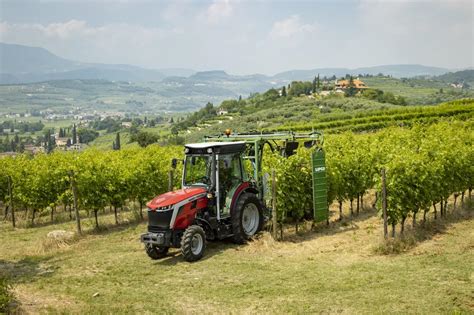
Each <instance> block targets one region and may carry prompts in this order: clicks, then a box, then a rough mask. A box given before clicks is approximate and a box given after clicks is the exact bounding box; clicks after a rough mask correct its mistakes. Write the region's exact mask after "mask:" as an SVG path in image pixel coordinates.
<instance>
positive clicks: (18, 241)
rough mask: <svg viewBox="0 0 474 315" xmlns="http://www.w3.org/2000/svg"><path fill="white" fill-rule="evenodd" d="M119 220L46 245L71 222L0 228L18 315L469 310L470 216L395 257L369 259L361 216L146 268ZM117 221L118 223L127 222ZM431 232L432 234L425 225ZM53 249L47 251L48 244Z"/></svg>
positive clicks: (376, 239) (175, 256) (0, 266)
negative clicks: (44, 314)
mask: <svg viewBox="0 0 474 315" xmlns="http://www.w3.org/2000/svg"><path fill="white" fill-rule="evenodd" d="M129 214H131V213H130V212H129V213H123V214H121V221H122V222H123V224H122V225H121V226H119V227H112V222H113V216H112V215H109V214H104V215H102V216H101V218H100V222H101V224H102V225H107V226H109V227H108V228H106V229H103V230H102V231H101V232H93V231H92V219H84V220H83V225H84V227H85V229H86V230H88V231H90V232H88V233H86V235H85V236H83V237H81V238H75V239H74V240H72V241H71V242H67V243H61V244H59V245H60V246H52V244H51V242H49V241H45V240H46V234H47V233H48V232H50V231H52V230H57V229H64V230H69V231H74V223H73V222H67V223H61V224H56V225H42V226H39V227H37V228H28V229H21V228H19V229H12V228H11V227H9V226H8V225H6V223H1V224H0V233H1V235H2V241H3V242H2V243H3V244H2V247H1V248H0V257H1V258H0V276H7V277H9V278H10V279H11V281H12V283H13V288H14V289H13V292H14V294H15V297H16V298H17V300H18V301H19V303H20V309H21V310H22V311H25V312H31V313H41V312H51V313H62V312H67V313H94V314H103V313H107V314H108V313H120V314H121V313H160V314H171V313H172V314H175V313H178V314H189V313H246V314H247V313H278V314H282V313H343V314H355V313H362V314H374V313H376V314H381V313H399V314H406V313H423V314H434V313H455V312H461V313H472V312H474V303H473V302H472V301H473V290H474V285H473V280H474V274H473V270H474V259H473V257H474V255H473V254H474V246H473V244H474V234H473V233H472V231H473V229H474V220H473V216H472V212H469V213H467V214H465V215H463V216H457V217H454V219H452V220H451V221H449V220H448V221H443V222H444V223H439V224H441V226H443V227H444V228H438V229H437V230H436V231H437V232H436V233H431V234H429V235H428V234H426V233H425V234H424V235H425V237H424V238H423V239H420V240H419V242H418V243H417V244H415V245H413V246H411V247H410V248H408V249H407V250H405V251H403V252H402V253H401V254H398V255H394V254H391V255H380V254H378V253H376V252H375V250H374V248H376V247H377V246H380V244H381V243H382V240H381V234H382V233H381V222H380V220H379V218H378V217H377V216H375V213H374V212H372V211H365V212H363V213H361V215H359V217H356V218H354V219H353V220H347V219H346V221H343V222H342V223H332V224H331V227H329V228H320V229H319V231H318V232H310V231H307V232H303V233H301V234H299V235H290V234H287V235H286V237H285V241H284V242H274V241H273V239H272V238H271V237H270V236H269V235H268V233H263V235H261V236H260V237H259V239H257V240H255V241H254V242H252V243H250V244H248V245H244V246H237V245H234V244H232V243H230V242H212V243H209V244H208V249H207V252H206V255H205V257H204V259H202V260H201V261H198V262H196V263H187V262H185V261H184V260H183V259H182V257H181V255H180V254H179V251H178V250H172V251H171V253H170V255H169V257H167V258H165V259H163V260H159V261H152V260H150V259H149V258H148V257H147V256H146V254H145V253H144V250H143V247H142V245H141V244H140V243H139V235H140V233H142V232H143V231H145V230H146V224H145V223H134V221H133V220H132V219H131V217H128V215H129ZM127 222H128V223H127ZM431 231H434V230H431ZM53 245H54V244H53Z"/></svg>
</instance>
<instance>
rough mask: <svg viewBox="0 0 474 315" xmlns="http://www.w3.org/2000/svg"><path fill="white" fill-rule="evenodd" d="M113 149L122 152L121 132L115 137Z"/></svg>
mask: <svg viewBox="0 0 474 315" xmlns="http://www.w3.org/2000/svg"><path fill="white" fill-rule="evenodd" d="M113 149H114V150H120V132H117V134H116V136H115V141H114V144H113Z"/></svg>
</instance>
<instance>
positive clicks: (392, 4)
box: [0, 0, 474, 75]
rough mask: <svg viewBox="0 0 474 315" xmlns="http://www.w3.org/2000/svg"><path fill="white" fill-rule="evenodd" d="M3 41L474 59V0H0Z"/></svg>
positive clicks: (313, 60)
mask: <svg viewBox="0 0 474 315" xmlns="http://www.w3.org/2000/svg"><path fill="white" fill-rule="evenodd" d="M0 6H1V10H0V12H1V13H0V41H1V42H5V43H11V44H20V45H28V46H36V47H42V48H45V49H47V50H49V51H50V52H52V53H54V54H56V55H57V56H59V57H63V58H67V59H71V60H75V61H80V62H91V63H107V64H130V65H136V66H141V67H144V68H150V69H163V68H165V69H166V68H189V69H193V70H196V71H205V70H224V71H226V72H228V73H232V74H252V73H262V74H266V75H274V74H276V73H278V72H282V71H288V70H295V69H314V68H351V69H354V68H359V67H372V66H377V65H391V64H421V65H427V66H434V67H442V68H448V69H465V68H472V67H473V66H474V61H473V58H474V57H473V55H474V40H473V29H474V23H473V2H472V1H434V2H433V1H430V2H428V1H421V0H420V1H402V0H399V1H366V0H361V1H333V2H328V1H313V2H311V1H296V2H290V1H276V2H275V1H256V2H250V1H243V0H240V1H239V0H237V1H231V0H222V1H217V0H215V1H199V2H198V1H173V2H170V1H159V2H156V1H148V0H138V1H129V0H120V1H112V0H96V1H82V2H81V1H75V0H69V1H57V0H45V1H6V0H3V1H0Z"/></svg>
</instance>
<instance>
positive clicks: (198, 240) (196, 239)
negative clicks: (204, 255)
mask: <svg viewBox="0 0 474 315" xmlns="http://www.w3.org/2000/svg"><path fill="white" fill-rule="evenodd" d="M203 246H204V240H203V238H202V235H201V234H197V233H196V234H194V235H193V239H192V240H191V252H192V253H193V254H194V255H199V254H200V253H201V251H202V247H203Z"/></svg>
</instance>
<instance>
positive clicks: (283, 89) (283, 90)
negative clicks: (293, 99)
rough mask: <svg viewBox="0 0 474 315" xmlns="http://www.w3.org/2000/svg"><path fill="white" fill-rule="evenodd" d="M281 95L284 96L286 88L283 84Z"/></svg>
mask: <svg viewBox="0 0 474 315" xmlns="http://www.w3.org/2000/svg"><path fill="white" fill-rule="evenodd" d="M281 96H283V97H286V88H285V86H283V87H282V88H281Z"/></svg>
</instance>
